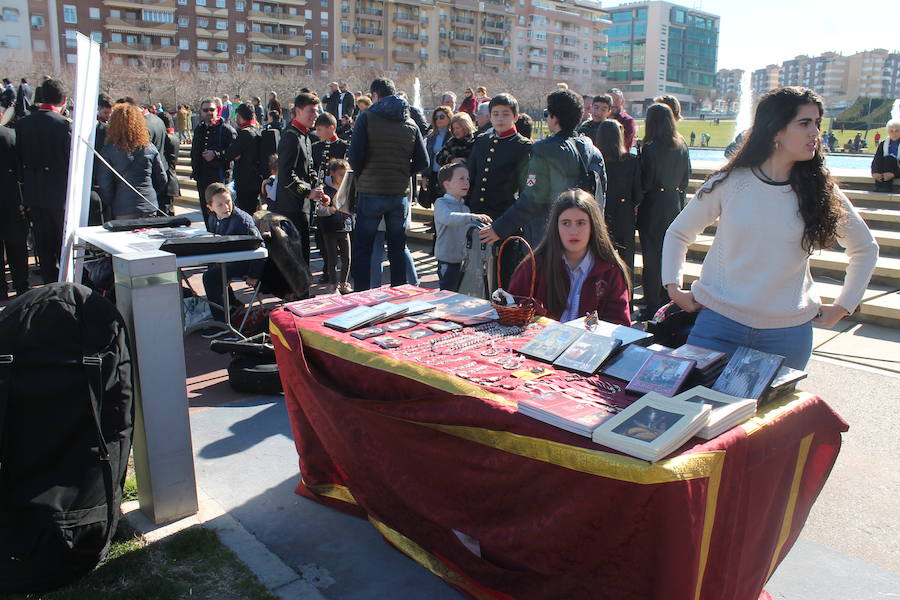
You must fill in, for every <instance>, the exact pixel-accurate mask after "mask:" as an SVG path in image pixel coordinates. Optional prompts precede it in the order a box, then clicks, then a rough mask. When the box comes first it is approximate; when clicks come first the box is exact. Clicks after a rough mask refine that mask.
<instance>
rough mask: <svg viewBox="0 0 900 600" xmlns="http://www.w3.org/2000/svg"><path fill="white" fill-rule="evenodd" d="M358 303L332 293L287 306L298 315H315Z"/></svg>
mask: <svg viewBox="0 0 900 600" xmlns="http://www.w3.org/2000/svg"><path fill="white" fill-rule="evenodd" d="M356 305H357V302H355V301H353V300H349V299H347V297H346V296H341V295H340V294H331V295H329V296H316V297H315V298H307V299H306V300H299V301H297V302H291V303H289V304H285V307H286V308H287V309H288V310H289V311H291V312H292V313H294V314H295V315H297V316H298V317H314V316H316V315H324V314H327V313H331V312H337V311H339V310H344V309H348V308H352V307H354V306H356Z"/></svg>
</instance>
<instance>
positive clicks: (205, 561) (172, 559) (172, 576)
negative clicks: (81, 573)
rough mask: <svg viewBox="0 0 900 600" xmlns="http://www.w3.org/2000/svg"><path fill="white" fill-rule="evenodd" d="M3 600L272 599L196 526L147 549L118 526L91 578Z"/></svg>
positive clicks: (212, 537)
mask: <svg viewBox="0 0 900 600" xmlns="http://www.w3.org/2000/svg"><path fill="white" fill-rule="evenodd" d="M8 599H9V600H181V599H184V600H275V599H276V597H275V596H273V595H272V594H270V593H269V592H268V591H267V590H266V589H265V587H263V585H262V584H261V583H259V581H258V580H257V579H256V577H255V576H254V575H253V573H252V572H251V571H250V570H249V569H248V568H247V566H246V565H244V564H243V563H242V562H240V561H239V560H238V559H237V557H236V556H235V555H234V554H233V553H232V552H231V551H230V550H229V549H228V548H226V547H225V546H224V545H223V544H222V543H221V542H220V541H219V538H218V536H216V534H215V533H214V532H212V531H210V530H208V529H204V528H202V527H194V528H191V529H186V530H184V531H181V532H179V533H177V534H175V535H173V536H172V537H170V538H167V539H165V540H163V541H160V542H156V543H154V544H147V543H146V542H145V541H144V540H143V539H141V538H140V537H138V536H136V535H135V534H134V532H133V531H132V530H131V529H130V528H129V527H128V525H127V523H125V522H124V521H123V522H121V523H120V524H119V530H118V531H117V532H116V537H115V539H114V541H113V544H112V546H111V548H110V551H109V555H108V556H107V558H106V560H104V561H103V562H102V563H100V565H99V566H98V567H97V568H96V569H94V571H93V572H92V573H90V574H89V575H88V576H86V577H84V578H83V579H81V580H80V581H78V582H76V583H74V584H72V585H70V586H68V587H66V588H63V589H60V590H57V591H55V592H50V593H46V594H28V595H24V596H22V595H15V596H9V597H8Z"/></svg>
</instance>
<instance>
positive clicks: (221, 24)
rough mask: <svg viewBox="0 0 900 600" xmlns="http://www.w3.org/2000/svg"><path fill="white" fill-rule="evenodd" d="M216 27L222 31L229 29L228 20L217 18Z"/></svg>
mask: <svg viewBox="0 0 900 600" xmlns="http://www.w3.org/2000/svg"><path fill="white" fill-rule="evenodd" d="M216 29H218V30H219V31H222V30H224V29H228V21H226V20H225V19H216Z"/></svg>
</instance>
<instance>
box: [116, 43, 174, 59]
mask: <svg viewBox="0 0 900 600" xmlns="http://www.w3.org/2000/svg"><path fill="white" fill-rule="evenodd" d="M106 51H107V52H109V53H110V54H129V55H132V56H145V57H150V58H174V57H175V56H176V55H177V54H178V47H177V46H155V45H153V44H126V43H124V42H108V43H107V44H106Z"/></svg>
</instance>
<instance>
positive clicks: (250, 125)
mask: <svg viewBox="0 0 900 600" xmlns="http://www.w3.org/2000/svg"><path fill="white" fill-rule="evenodd" d="M258 124H259V123H257V122H256V119H250V120H249V121H247V122H246V123H244V124H243V125H241V129H247V128H248V127H255V126H256V125H258Z"/></svg>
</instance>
